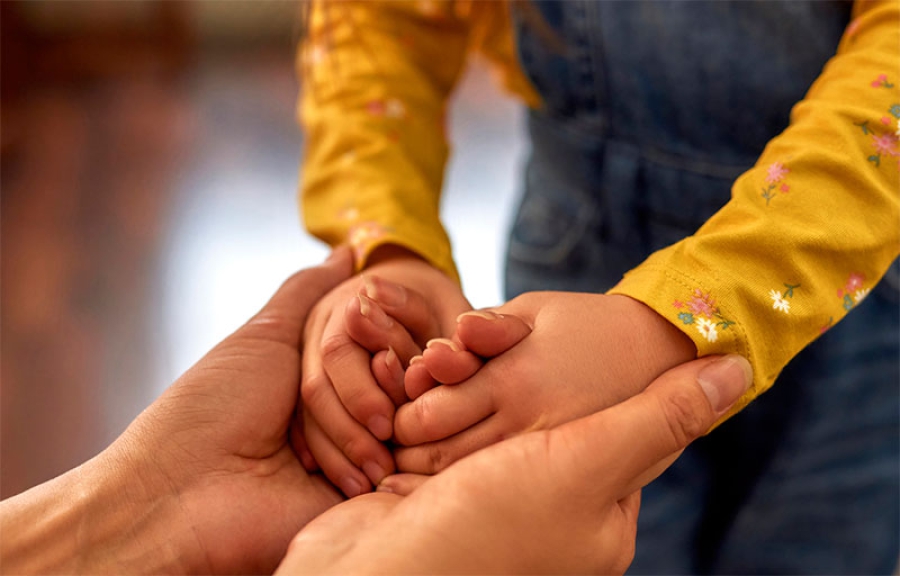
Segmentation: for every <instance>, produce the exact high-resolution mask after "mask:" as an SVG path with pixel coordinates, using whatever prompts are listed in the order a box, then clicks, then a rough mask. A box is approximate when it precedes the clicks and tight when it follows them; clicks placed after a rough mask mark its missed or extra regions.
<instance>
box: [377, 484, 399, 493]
mask: <svg viewBox="0 0 900 576" xmlns="http://www.w3.org/2000/svg"><path fill="white" fill-rule="evenodd" d="M375 491H376V492H385V493H387V494H393V493H394V488H393V487H392V486H391V485H390V484H389V483H387V482H381V483H380V484H378V486H376V487H375Z"/></svg>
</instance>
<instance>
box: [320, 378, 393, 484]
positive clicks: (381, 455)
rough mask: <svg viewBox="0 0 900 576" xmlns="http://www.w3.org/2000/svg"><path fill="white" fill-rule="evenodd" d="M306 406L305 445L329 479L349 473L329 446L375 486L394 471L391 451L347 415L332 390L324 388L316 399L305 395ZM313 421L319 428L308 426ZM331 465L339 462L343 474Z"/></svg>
mask: <svg viewBox="0 0 900 576" xmlns="http://www.w3.org/2000/svg"><path fill="white" fill-rule="evenodd" d="M304 403H305V406H306V411H305V412H304V431H305V432H306V443H307V445H308V446H309V449H310V452H311V453H312V455H313V457H314V458H315V460H316V462H318V463H319V465H320V466H321V467H322V470H323V471H325V472H326V475H327V476H328V477H329V478H331V477H332V476H335V477H338V478H339V477H341V476H343V475H346V474H347V473H349V470H348V468H347V467H346V466H342V465H340V462H339V461H337V460H336V458H335V457H333V456H331V449H330V447H329V446H326V444H330V445H333V446H334V447H335V448H336V449H337V450H338V451H340V452H341V453H342V454H343V455H344V457H345V458H346V459H347V460H348V461H349V462H350V463H351V465H352V466H353V467H355V468H358V469H360V470H362V471H363V473H365V475H366V476H367V477H368V478H369V480H370V481H371V482H372V483H373V484H376V483H378V482H379V481H380V480H381V479H382V478H384V477H385V476H386V475H387V474H389V473H390V472H391V471H392V470H393V468H394V460H393V458H392V457H391V453H390V451H388V449H387V447H385V445H384V444H382V443H381V442H379V441H378V439H376V438H375V437H374V436H372V434H371V433H370V432H369V431H368V430H366V429H365V428H364V427H362V426H361V425H360V424H359V422H357V421H356V420H354V419H353V418H352V417H351V416H350V414H348V413H347V411H346V410H345V409H344V407H343V405H342V404H341V402H340V400H339V399H338V397H337V394H336V393H335V392H334V389H333V388H331V387H330V386H323V387H321V388H320V392H319V393H318V394H316V395H315V396H314V397H313V398H307V397H306V396H304ZM310 419H312V420H313V421H314V422H315V423H316V426H311V425H309V424H308V423H307V420H310ZM313 428H318V429H319V430H321V432H322V434H318V432H319V430H314V429H313ZM310 430H312V432H313V433H314V434H317V436H316V437H315V443H314V439H313V437H312V436H310V434H309V432H310ZM323 436H324V437H323ZM326 440H327V442H326ZM323 458H325V459H323ZM326 459H327V460H326ZM331 462H338V465H339V468H340V469H341V470H343V471H344V474H339V473H338V472H336V471H334V470H328V468H327V467H328V466H334V464H331ZM329 472H330V473H329Z"/></svg>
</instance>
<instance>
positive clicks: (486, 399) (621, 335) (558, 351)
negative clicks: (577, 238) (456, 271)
mask: <svg viewBox="0 0 900 576" xmlns="http://www.w3.org/2000/svg"><path fill="white" fill-rule="evenodd" d="M496 311H497V312H499V313H502V314H504V315H507V314H510V315H515V316H518V317H520V318H522V319H523V320H524V321H525V322H526V323H527V324H529V325H531V326H533V332H532V333H531V334H530V335H529V336H528V337H527V338H525V339H523V340H522V342H521V343H520V344H518V345H517V346H515V347H513V348H512V349H510V350H509V351H507V352H505V353H502V354H500V355H499V356H497V357H496V358H493V359H491V360H490V361H488V362H487V363H486V364H485V366H484V367H483V368H481V369H480V370H478V372H477V373H476V374H475V375H474V376H473V377H472V378H471V379H470V380H468V381H467V382H464V383H462V384H459V385H457V386H441V387H438V388H435V389H433V390H430V391H428V392H426V393H425V394H424V395H422V397H420V398H419V399H417V400H416V401H414V402H412V403H410V404H407V405H405V406H402V407H400V408H399V409H398V411H397V415H396V418H395V421H394V435H395V438H396V439H397V441H398V442H400V443H401V444H403V445H404V446H407V447H406V448H401V449H398V450H396V451H395V453H394V456H395V459H396V462H397V467H398V469H399V470H401V471H409V472H418V473H426V474H431V473H435V472H438V471H440V470H441V469H443V468H444V467H446V466H447V465H449V464H451V463H452V462H454V461H456V460H458V459H459V458H461V457H462V456H464V455H466V454H468V453H470V452H472V451H474V450H477V449H479V448H482V447H484V446H487V445H489V444H492V443H494V442H496V441H497V440H500V439H502V438H505V437H509V436H512V435H516V434H518V433H521V432H524V431H527V430H536V429H547V428H551V427H554V426H557V425H560V424H562V423H564V422H568V421H570V420H573V419H575V418H579V417H581V416H585V415H587V414H591V413H594V412H597V411H599V410H602V409H604V408H606V407H608V406H611V405H613V404H616V403H618V402H621V401H622V400H625V399H626V398H629V397H631V396H633V395H634V394H636V393H637V392H640V391H641V390H643V389H644V388H645V387H646V386H647V385H648V384H649V383H650V382H651V381H652V380H653V379H654V378H656V377H657V376H659V375H660V374H661V373H662V372H664V371H665V370H667V369H668V368H671V367H673V366H675V365H677V364H681V363H682V362H685V361H687V360H690V359H691V358H693V357H694V356H695V355H696V350H695V348H694V345H693V343H692V342H691V341H690V339H688V338H687V336H685V335H684V334H683V333H682V332H680V331H679V330H678V329H677V328H675V327H674V326H673V325H672V324H671V323H669V322H668V321H666V320H665V319H663V318H662V317H660V316H659V315H658V314H656V313H655V312H653V311H652V310H650V309H649V308H647V307H646V306H644V305H643V304H641V303H639V302H637V301H635V300H632V299H630V298H628V297H624V296H605V295H599V294H575V293H563V292H535V293H529V294H525V295H523V296H520V297H518V298H516V299H515V300H512V301H510V302H509V303H507V304H505V305H504V306H501V307H500V308H498V309H496ZM469 316H470V317H469V318H466V317H464V320H466V322H465V324H461V325H460V330H458V331H457V334H456V338H458V339H459V340H460V341H461V342H463V343H467V342H466V340H467V339H473V338H475V337H476V334H477V332H478V330H473V329H472V328H473V326H472V324H474V320H475V318H471V315H469ZM480 320H484V322H490V320H489V319H487V318H482V319H480ZM482 324H483V323H482ZM474 328H477V326H474ZM484 340H485V341H486V342H487V343H490V342H491V340H490V339H484ZM467 344H468V343H467ZM476 347H477V346H476Z"/></svg>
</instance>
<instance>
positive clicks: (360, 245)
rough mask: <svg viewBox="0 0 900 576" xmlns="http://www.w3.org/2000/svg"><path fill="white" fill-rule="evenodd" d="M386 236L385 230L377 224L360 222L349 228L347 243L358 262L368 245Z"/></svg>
mask: <svg viewBox="0 0 900 576" xmlns="http://www.w3.org/2000/svg"><path fill="white" fill-rule="evenodd" d="M385 234H387V229H385V228H384V226H382V225H381V224H379V223H378V222H360V223H359V224H354V225H353V226H351V227H350V231H349V233H348V234H347V241H348V242H349V243H350V246H351V247H352V248H353V254H354V255H355V256H356V259H357V260H359V259H360V258H362V256H363V255H364V254H365V251H366V248H368V247H369V245H370V244H371V243H372V242H374V241H376V240H378V239H379V238H381V237H383V236H384V235H385Z"/></svg>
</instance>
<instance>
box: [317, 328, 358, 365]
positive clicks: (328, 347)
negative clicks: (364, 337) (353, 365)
mask: <svg viewBox="0 0 900 576" xmlns="http://www.w3.org/2000/svg"><path fill="white" fill-rule="evenodd" d="M355 346H356V344H355V343H354V342H353V340H351V339H350V337H349V336H348V335H347V334H345V333H340V334H333V335H331V336H328V337H327V338H325V339H324V340H323V341H322V362H323V363H324V364H325V365H326V366H333V365H335V364H338V363H340V362H342V361H344V360H346V359H347V358H348V357H349V356H350V355H351V354H352V353H353V351H354V347H355Z"/></svg>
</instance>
